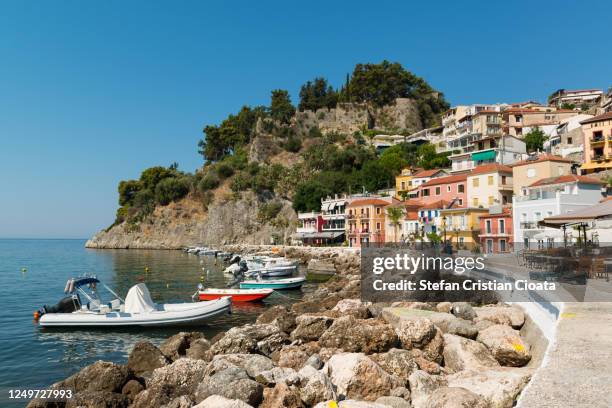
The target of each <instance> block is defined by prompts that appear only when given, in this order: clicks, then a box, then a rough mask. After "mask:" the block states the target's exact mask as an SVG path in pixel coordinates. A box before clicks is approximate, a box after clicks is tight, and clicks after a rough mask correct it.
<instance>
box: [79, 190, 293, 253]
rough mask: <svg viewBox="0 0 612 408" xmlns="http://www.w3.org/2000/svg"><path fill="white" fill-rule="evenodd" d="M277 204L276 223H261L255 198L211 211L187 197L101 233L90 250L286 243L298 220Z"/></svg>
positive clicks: (222, 201)
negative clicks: (135, 220) (278, 211)
mask: <svg viewBox="0 0 612 408" xmlns="http://www.w3.org/2000/svg"><path fill="white" fill-rule="evenodd" d="M279 201H280V202H282V204H283V207H282V209H281V211H280V213H279V214H278V216H277V217H276V220H277V221H276V222H275V221H268V222H265V221H262V220H259V219H258V209H259V207H260V205H262V204H261V202H260V201H258V200H257V199H256V197H255V196H254V194H252V193H246V194H244V195H243V197H242V198H241V199H239V200H235V201H234V200H231V199H219V200H216V201H215V202H213V203H212V204H210V205H209V207H208V209H204V207H203V206H202V204H201V203H200V202H198V201H197V200H193V199H191V198H189V197H188V198H185V199H183V200H181V201H178V202H175V203H171V204H169V205H167V206H163V207H162V206H159V207H157V208H156V209H155V211H154V212H153V214H151V215H150V216H149V217H147V218H146V219H145V220H144V221H142V222H140V223H139V224H137V225H130V224H127V223H122V224H119V225H115V226H113V227H111V228H110V229H109V230H105V231H100V232H99V233H97V234H96V235H95V236H94V237H93V238H91V239H90V240H89V241H87V243H86V247H88V248H115V249H119V248H139V249H179V248H183V247H186V246H191V245H210V246H219V245H222V244H229V243H245V244H270V243H271V239H273V238H274V237H275V238H276V239H277V240H279V241H281V242H286V241H287V240H288V238H289V235H290V234H291V233H292V232H293V231H295V224H296V215H295V212H294V211H293V209H292V208H291V203H290V202H289V201H286V200H279ZM278 220H282V222H279V221H278Z"/></svg>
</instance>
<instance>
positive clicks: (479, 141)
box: [292, 89, 612, 253]
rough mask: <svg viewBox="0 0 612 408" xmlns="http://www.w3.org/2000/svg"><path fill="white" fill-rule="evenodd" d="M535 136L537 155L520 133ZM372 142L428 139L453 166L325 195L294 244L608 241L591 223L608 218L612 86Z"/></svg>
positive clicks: (499, 248) (483, 108)
mask: <svg viewBox="0 0 612 408" xmlns="http://www.w3.org/2000/svg"><path fill="white" fill-rule="evenodd" d="M534 134H535V135H539V136H540V137H541V146H538V147H537V148H535V149H534V148H533V146H528V144H529V143H530V140H529V138H527V137H526V136H527V135H532V136H533V135H534ZM371 143H372V144H373V145H374V146H375V148H376V149H377V151H379V152H380V151H384V150H385V149H389V148H391V147H392V146H394V145H398V144H405V143H412V144H417V145H421V144H426V143H429V144H432V145H434V146H435V147H436V151H437V152H438V153H441V154H445V155H447V157H448V159H449V161H450V165H449V166H447V167H445V168H433V169H423V168H417V167H414V166H409V167H406V168H404V169H403V170H402V171H401V173H400V174H399V175H397V176H396V177H395V188H393V189H386V190H381V191H377V192H375V193H368V192H365V191H364V192H362V193H360V194H335V195H333V196H328V197H326V198H323V199H322V200H321V206H320V210H319V211H309V212H300V213H298V219H299V226H298V227H297V231H296V232H295V233H294V234H293V235H292V239H293V241H294V242H295V243H298V244H302V245H349V246H352V247H361V246H368V245H379V244H383V243H389V242H404V243H411V242H416V241H435V242H446V243H447V244H451V245H452V246H453V247H457V248H471V249H473V250H477V251H480V250H482V251H484V252H487V253H497V252H509V251H512V250H514V249H517V248H518V247H523V246H524V247H532V248H535V247H537V248H542V247H545V246H552V245H558V244H563V243H565V244H567V243H568V242H570V243H571V242H580V241H581V240H582V242H587V241H590V242H598V241H599V242H611V241H610V240H611V239H612V235H609V234H610V232H609V230H608V228H609V226H608V225H607V224H606V222H605V221H603V222H602V221H600V222H599V223H597V225H595V224H594V223H593V222H592V220H594V219H595V218H600V219H601V218H605V217H604V216H605V215H606V212H607V213H608V215H612V211H610V210H609V209H608V207H609V206H608V205H607V203H606V200H607V198H606V195H607V194H606V192H607V186H608V185H609V183H610V181H611V179H610V176H609V174H608V173H607V171H608V170H610V169H612V89H610V90H608V91H607V92H604V91H602V90H597V89H584V90H563V89H562V90H559V91H556V92H555V93H553V94H552V95H550V97H549V98H548V103H547V104H539V103H536V102H531V101H530V102H523V103H511V104H492V105H487V104H474V105H469V106H454V107H451V108H450V109H448V110H446V111H445V112H444V113H443V114H442V117H441V125H440V126H436V127H431V128H427V129H424V130H420V131H417V132H414V133H412V134H410V135H405V134H402V135H400V134H398V135H393V134H377V135H374V136H373V137H372V139H371ZM589 211H590V213H589ZM572 213H576V214H577V216H576V219H572V216H571V214H572ZM578 214H580V216H578ZM606 240H608V241H606Z"/></svg>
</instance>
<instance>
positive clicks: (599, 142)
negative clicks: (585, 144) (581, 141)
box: [591, 136, 606, 146]
mask: <svg viewBox="0 0 612 408" xmlns="http://www.w3.org/2000/svg"><path fill="white" fill-rule="evenodd" d="M605 142H606V139H605V138H604V137H603V136H593V137H592V138H591V145H592V146H598V145H602V144H604V143H605Z"/></svg>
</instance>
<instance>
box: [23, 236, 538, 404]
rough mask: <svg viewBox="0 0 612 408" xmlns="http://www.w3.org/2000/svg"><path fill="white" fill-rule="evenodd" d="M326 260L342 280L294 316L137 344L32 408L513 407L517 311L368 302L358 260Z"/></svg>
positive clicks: (518, 352)
mask: <svg viewBox="0 0 612 408" xmlns="http://www.w3.org/2000/svg"><path fill="white" fill-rule="evenodd" d="M243 249H244V248H243ZM284 250H291V249H287V248H284ZM303 255H304V256H307V255H305V254H303ZM329 258H330V259H334V260H336V261H335V262H336V263H335V265H336V268H337V272H338V274H337V275H335V276H334V277H332V278H331V279H330V280H329V281H327V282H326V283H324V284H321V285H320V286H319V288H318V289H317V290H315V291H314V292H312V293H309V294H307V295H305V296H304V298H303V300H302V301H300V302H298V303H295V304H293V305H292V306H291V308H286V307H284V306H273V307H271V308H269V309H267V310H266V311H265V312H264V313H262V314H261V315H260V316H259V318H258V319H257V321H256V322H255V323H251V324H245V325H241V326H236V327H234V328H232V329H230V330H228V331H227V332H225V333H223V334H221V335H218V336H215V338H213V339H206V338H204V336H203V334H202V333H197V332H195V333H189V332H181V333H178V334H176V335H174V336H172V337H170V338H169V339H167V340H166V341H165V342H164V343H162V344H161V345H160V346H159V347H156V346H154V345H153V344H151V343H149V342H146V341H145V342H139V343H138V344H136V346H135V347H134V349H133V350H132V351H131V353H130V355H129V358H128V361H127V364H125V365H120V364H114V363H109V362H103V361H99V362H96V363H95V364H93V365H90V366H88V367H85V368H83V369H82V370H81V371H79V372H78V373H76V374H74V375H73V376H71V377H69V378H67V379H66V380H64V381H61V382H59V383H57V384H54V385H53V387H56V388H66V387H68V388H71V389H73V390H74V392H75V393H76V395H75V398H74V399H73V400H71V401H69V402H68V403H67V404H64V405H61V404H60V405H49V404H48V403H44V402H40V401H32V402H31V403H30V404H29V407H30V408H34V407H44V406H66V407H75V406H84V407H92V408H93V407H96V408H97V407H112V408H127V407H131V408H144V407H147V408H149V407H151V408H161V407H164V408H184V407H185V408H186V407H198V408H207V407H237V408H247V407H264V408H271V407H289V408H298V407H313V406H316V407H327V406H329V405H326V403H327V402H328V401H337V402H338V406H339V407H347V408H349V407H372V408H382V407H413V408H438V407H440V408H442V407H467V406H469V407H478V408H485V407H495V408H510V407H512V405H513V403H514V401H515V400H516V398H517V396H518V395H519V393H520V392H521V390H522V388H523V387H524V386H525V384H526V383H527V382H528V381H529V379H530V378H531V375H532V373H533V369H532V368H526V367H522V366H524V365H525V364H527V362H528V361H529V358H530V356H529V345H528V344H527V343H526V342H525V340H524V339H522V338H521V337H520V333H519V332H518V331H517V329H519V328H520V326H521V325H522V324H523V322H524V315H523V312H522V311H521V310H520V309H518V308H515V307H510V306H505V305H494V306H484V307H476V306H474V305H469V304H465V303H457V304H424V303H419V302H404V303H403V304H402V305H401V307H400V308H398V307H390V306H391V305H385V304H377V305H371V304H364V303H362V302H361V301H360V300H359V295H360V286H359V284H360V280H359V265H358V264H357V265H355V264H354V257H351V256H348V255H346V256H345V255H342V254H336V255H330V257H329ZM338 259H342V260H341V261H337V260H338ZM453 312H454V313H455V314H453ZM483 321H487V322H488V323H490V324H482V323H481V324H480V325H479V324H478V322H483Z"/></svg>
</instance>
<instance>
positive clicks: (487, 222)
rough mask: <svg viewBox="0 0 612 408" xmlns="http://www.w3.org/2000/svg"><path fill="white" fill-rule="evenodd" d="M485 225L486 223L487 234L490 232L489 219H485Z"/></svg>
mask: <svg viewBox="0 0 612 408" xmlns="http://www.w3.org/2000/svg"><path fill="white" fill-rule="evenodd" d="M485 225H486V231H487V234H490V233H491V220H486V221H485Z"/></svg>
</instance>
